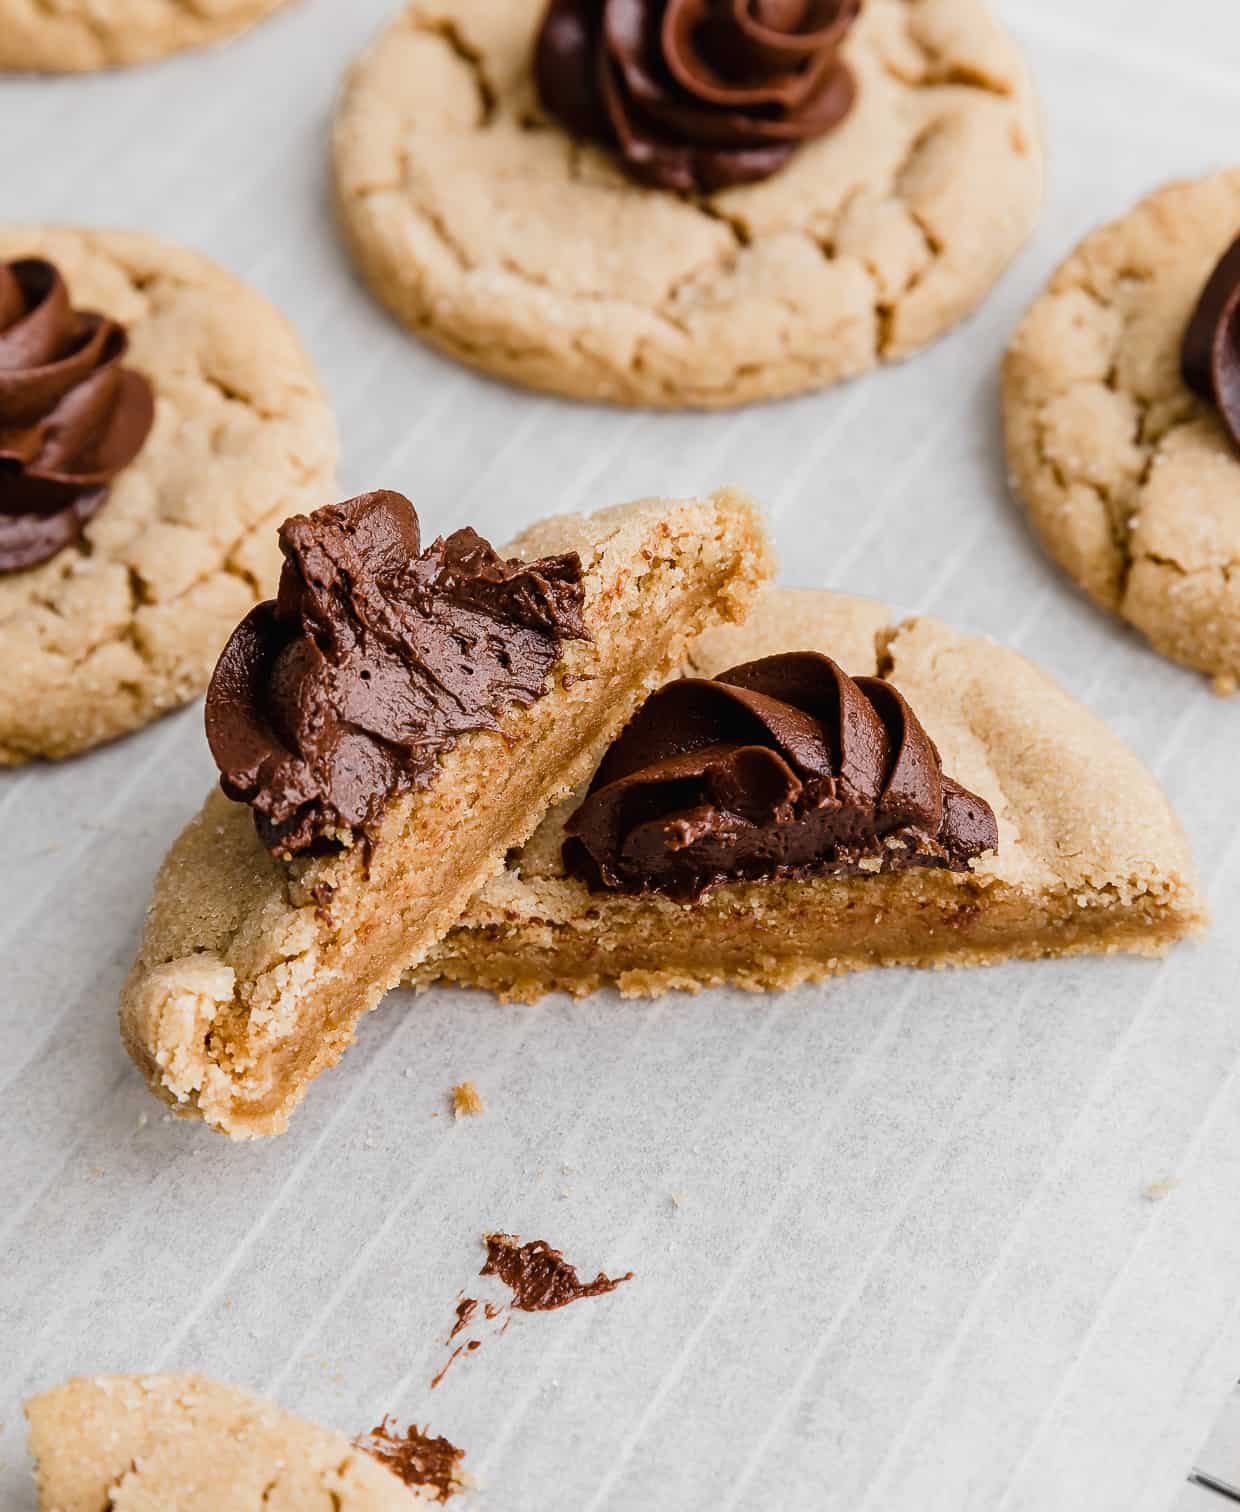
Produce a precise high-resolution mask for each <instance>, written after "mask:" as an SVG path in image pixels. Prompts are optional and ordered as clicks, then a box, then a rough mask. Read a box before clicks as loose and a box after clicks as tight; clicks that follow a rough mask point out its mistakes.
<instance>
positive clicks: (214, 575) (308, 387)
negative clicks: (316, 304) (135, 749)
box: [0, 229, 337, 766]
mask: <svg viewBox="0 0 1240 1512" xmlns="http://www.w3.org/2000/svg"><path fill="white" fill-rule="evenodd" d="M0 355H2V357H3V362H2V364H0V365H2V367H3V370H4V371H3V372H2V373H0V380H2V381H0V468H2V476H0V647H2V648H3V653H4V662H5V667H6V675H5V677H4V678H3V680H2V681H0V765H3V766H12V765H15V764H17V763H20V762H24V761H28V760H30V759H31V758H32V757H40V756H42V757H62V756H68V755H71V754H73V753H74V752H77V751H82V750H85V749H86V748H87V747H89V746H93V745H96V744H97V743H98V742H100V741H103V740H108V739H110V738H111V737H113V736H116V735H121V734H124V733H125V732H126V731H128V730H133V729H136V728H137V727H138V726H140V725H143V724H146V723H147V722H148V721H150V720H152V719H154V718H155V717H156V716H157V715H159V714H162V713H164V712H165V711H167V710H168V709H171V708H174V707H175V706H176V705H178V704H181V703H184V702H185V701H186V700H187V699H190V698H193V697H195V696H196V695H197V694H198V693H200V692H201V691H202V689H203V687H204V686H205V684H206V681H207V678H208V676H209V675H210V671H211V668H212V666H213V665H214V664H215V659H216V657H217V656H218V655H219V651H220V648H221V646H222V645H223V644H224V641H225V640H226V639H227V637H228V634H229V632H230V631H231V630H232V628H233V626H234V625H235V624H236V622H237V620H238V618H240V616H241V615H243V614H244V613H245V612H246V611H247V610H248V609H249V608H250V607H251V606H252V605H253V604H255V603H256V602H257V601H258V600H260V599H262V598H264V597H265V596H266V595H267V594H268V593H269V592H270V591H271V589H272V587H273V586H274V583H275V580H276V575H277V573H278V571H279V562H280V556H279V551H278V549H277V545H276V538H275V526H276V524H277V523H278V522H279V521H280V520H282V519H283V518H284V517H285V516H286V515H289V514H292V513H295V512H296V511H298V510H301V509H306V508H313V507H314V506H315V505H317V504H320V503H323V502H325V501H326V500H327V499H328V498H329V497H330V495H331V491H332V487H333V479H334V474H335V467H336V453H337V445H336V429H335V424H334V421H333V420H332V416H331V413H330V411H329V410H328V407H327V403H326V401H325V399H324V398H323V395H322V393H321V391H320V389H319V386H318V382H317V380H316V378H315V374H314V371H313V369H312V368H311V366H310V362H309V360H308V358H307V357H306V355H305V353H304V351H303V350H302V348H301V346H300V344H299V343H298V341H297V338H296V337H295V336H294V334H293V332H292V330H291V329H290V328H289V326H288V324H287V323H286V322H285V320H284V319H283V317H282V316H281V315H280V314H279V313H278V312H277V311H276V310H275V309H274V308H273V306H272V305H271V304H269V303H268V301H267V300H266V299H264V298H263V297H262V296H261V295H259V294H257V293H256V292H255V291H254V290H252V289H250V288H247V287H246V285H245V284H243V283H242V282H241V281H240V280H239V279H237V278H235V277H233V275H232V274H230V273H228V272H226V271H225V270H224V269H223V268H220V267H219V266H217V265H216V264H215V263H213V262H211V261H209V260H208V259H207V258H205V257H202V256H200V255H199V254H198V253H195V252H191V251H188V250H186V249H185V248H183V247H177V246H172V245H170V244H169V243H167V242H163V241H157V240H156V239H154V238H153V237H149V236H143V235H138V234H130V233H126V232H122V231H85V230H67V229H30V230H13V229H2V230H0Z"/></svg>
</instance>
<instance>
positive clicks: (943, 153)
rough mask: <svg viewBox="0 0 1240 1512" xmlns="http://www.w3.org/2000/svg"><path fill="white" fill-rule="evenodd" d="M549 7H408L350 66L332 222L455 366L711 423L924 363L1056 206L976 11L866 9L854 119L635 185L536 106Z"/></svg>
mask: <svg viewBox="0 0 1240 1512" xmlns="http://www.w3.org/2000/svg"><path fill="white" fill-rule="evenodd" d="M542 12H543V4H542V0H451V3H449V0H415V3H414V4H412V5H409V6H408V7H407V8H406V9H405V11H404V12H403V13H402V14H401V16H400V17H399V18H398V19H397V20H396V21H394V22H393V23H392V24H391V25H390V26H389V27H388V28H387V30H386V31H384V32H383V33H382V34H381V36H380V37H379V39H378V40H377V41H376V42H375V43H374V44H373V45H372V47H371V48H370V50H369V51H368V52H366V53H365V54H364V55H363V56H362V58H361V59H360V60H359V62H358V63H357V64H356V65H355V67H354V69H353V72H352V74H351V76H350V78H349V81H348V83H347V85H346V87H345V91H344V94H343V97H342V100H341V104H340V108H339V111H338V115H337V122H336V132H335V162H336V187H337V198H338V206H339V212H340V216H341V220H342V223H343V225H344V228H345V232H346V235H347V236H348V239H349V241H350V244H351V246H352V249H353V252H354V255H355V257H356V259H357V261H358V264H359V266H360V267H361V269H362V271H363V273H364V274H365V276H366V278H367V280H368V281H369V283H370V284H371V286H372V288H373V289H374V291H375V292H376V294H378V296H379V297H380V298H381V299H383V300H384V301H385V302H386V303H387V304H388V305H390V306H391V307H392V308H393V309H394V310H395V311H396V313H397V314H398V315H399V316H400V317H401V319H402V320H403V321H404V322H405V323H406V324H407V325H409V326H410V327H412V328H413V330H415V331H416V332H417V333H418V334H419V335H421V336H423V337H424V338H425V339H427V340H428V341H430V342H432V343H433V344H434V345H436V346H438V347H440V348H441V349H443V350H444V351H446V352H448V353H449V354H450V355H452V356H454V357H456V358H458V359H460V360H461V361H464V362H467V363H469V364H471V365H473V366H475V367H478V368H481V369H483V370H484V371H486V372H489V373H492V374H494V375H496V376H498V377H503V378H507V379H510V380H512V381H514V382H518V383H523V384H528V385H531V386H533V387H536V388H543V389H549V390H552V391H555V392H560V393H566V394H570V395H574V396H577V397H580V398H587V399H604V400H609V401H613V402H617V403H622V404H648V405H662V406H671V407H684V406H693V407H703V408H707V407H719V406H726V405H730V404H738V403H743V402H745V401H749V400H755V399H763V398H773V397H776V396H779V395H782V394H791V393H797V392H800V391H803V390H807V389H813V388H818V387H822V386H825V385H827V384H831V383H835V382H837V381H839V380H841V379H844V378H847V377H850V376H852V375H854V374H856V373H860V372H863V371H864V370H866V369H868V368H871V367H873V366H875V365H876V364H877V363H879V362H884V361H891V360H895V359H898V358H902V357H906V356H908V355H909V354H910V353H912V352H914V351H916V350H917V349H918V348H919V347H921V346H924V345H925V344H926V343H927V342H929V341H931V340H933V339H934V338H935V337H936V336H938V335H940V334H941V333H942V332H943V331H945V330H946V329H947V328H948V327H950V326H951V325H953V324H954V323H955V322H956V321H958V320H960V319H962V318H963V317H964V316H966V315H967V314H969V313H970V312H971V311H972V310H973V309H974V308H975V307H976V306H977V305H978V304H979V303H980V301H981V300H982V298H983V297H984V296H985V294H986V293H987V291H988V290H989V289H990V287H991V286H992V285H993V283H994V282H995V280H996V279H997V278H998V277H999V275H1000V273H1001V272H1002V271H1003V269H1004V267H1005V266H1006V264H1007V263H1008V261H1009V260H1010V259H1011V257H1012V256H1013V254H1014V253H1015V251H1016V250H1017V248H1018V247H1019V246H1020V245H1021V243H1022V242H1023V241H1024V239H1025V237H1026V236H1027V234H1028V233H1029V231H1030V229H1031V227H1032V225H1033V221H1034V218H1035V216H1036V213H1037V208H1038V204H1039V201H1040V198H1041V191H1042V148H1041V141H1040V135H1039V128H1038V120H1037V111H1036V106H1035V102H1034V98H1033V93H1032V89H1031V86H1030V83H1029V79H1028V76H1027V74H1026V71H1025V68H1024V65H1023V63H1022V61H1021V59H1020V56H1019V54H1018V52H1017V49H1016V47H1015V46H1014V44H1013V43H1012V41H1011V40H1010V39H1009V37H1008V36H1007V34H1006V33H1005V32H1004V31H1003V30H1002V28H1001V27H1000V26H999V25H998V23H997V22H996V21H995V20H994V18H993V17H992V16H991V14H990V12H989V10H988V9H987V8H986V5H985V4H984V0H867V4H866V5H865V7H864V9H863V13H862V16H861V19H860V21H859V22H858V23H857V25H856V27H855V28H854V30H853V32H852V34H851V36H850V38H849V40H848V42H847V44H846V46H845V49H844V56H845V57H846V58H847V60H848V62H849V64H850V65H851V67H852V68H853V70H854V72H855V74H856V76H857V79H858V83H859V99H858V103H857V106H856V108H855V109H854V111H853V112H852V114H851V115H850V116H849V117H848V118H847V119H846V120H845V121H844V122H843V124H842V125H841V126H839V127H838V128H837V129H836V130H835V131H833V132H831V133H830V134H829V135H828V136H826V137H823V138H821V139H819V140H817V141H814V142H811V143H809V144H808V145H806V146H804V147H803V148H801V149H800V150H799V151H798V152H797V153H796V155H795V156H794V157H793V158H792V160H791V161H790V162H789V163H788V164H787V166H785V167H784V168H783V169H782V170H781V171H780V172H779V173H777V174H776V175H774V176H773V177H772V178H770V179H768V180H766V181H765V182H764V183H761V184H756V185H748V186H745V187H742V188H735V189H729V190H725V191H722V192H719V193H716V194H713V195H710V196H707V197H704V198H687V197H682V196H678V195H674V194H669V193H666V192H663V191H659V190H646V189H642V188H640V187H638V186H637V185H636V184H634V183H633V182H632V181H631V180H630V179H629V178H627V177H626V176H625V175H624V174H623V173H622V172H621V170H620V169H619V167H617V165H616V163H615V162H614V160H613V159H612V157H611V156H610V155H609V154H608V153H607V152H606V151H604V150H603V149H601V148H599V147H596V146H592V145H589V144H585V143H579V142H575V141H574V140H572V139H571V138H570V137H569V136H568V135H567V134H565V133H564V132H563V131H562V130H560V129H559V128H558V127H556V126H553V125H552V124H550V123H549V121H548V118H547V117H546V115H545V113H544V112H543V111H542V110H541V109H540V107H539V104H538V99H537V94H536V91H535V87H534V83H533V79H532V76H531V70H530V55H531V50H532V47H533V39H534V35H535V31H536V28H537V25H538V23H539V20H540V18H541V16H542Z"/></svg>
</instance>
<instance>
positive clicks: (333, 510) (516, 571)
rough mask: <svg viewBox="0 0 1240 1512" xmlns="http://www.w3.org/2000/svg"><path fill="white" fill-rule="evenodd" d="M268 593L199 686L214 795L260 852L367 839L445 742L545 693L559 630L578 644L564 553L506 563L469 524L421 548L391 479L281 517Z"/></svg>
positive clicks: (409, 510)
mask: <svg viewBox="0 0 1240 1512" xmlns="http://www.w3.org/2000/svg"><path fill="white" fill-rule="evenodd" d="M280 549H281V551H282V552H283V553H284V559H285V561H284V569H283V572H282V574H281V577H280V588H279V594H278V596H277V597H276V598H275V599H273V600H271V601H269V602H267V603H264V604H260V605H259V606H258V607H257V608H256V609H253V610H251V612H250V613H249V615H247V616H246V618H245V619H244V620H242V622H241V624H240V625H239V626H238V627H237V629H236V630H235V631H234V632H233V635H232V637H231V639H230V640H229V642H228V644H227V645H226V646H225V648H224V650H223V652H222V654H221V656H220V659H219V663H218V665H217V666H216V669H215V673H214V675H213V676H212V679H211V685H210V687H209V688H208V689H207V703H206V728H207V740H208V743H209V744H210V747H211V752H212V755H213V756H214V757H215V761H216V764H217V766H218V767H219V769H220V774H221V786H222V787H223V789H224V791H225V793H227V794H228V796H229V797H230V798H232V799H234V800H236V801H237V802H239V803H248V804H250V805H252V807H253V809H254V816H255V821H256V823H257V826H258V831H259V835H260V836H261V838H262V841H263V843H264V844H265V845H266V846H267V847H268V849H269V850H270V851H271V852H272V854H273V855H277V856H281V857H285V858H287V857H289V856H292V855H294V854H297V853H299V852H303V851H304V852H310V853H312V854H313V853H316V852H322V851H324V850H330V849H332V848H333V847H334V846H335V845H336V844H338V843H340V842H351V840H352V838H353V837H354V836H361V837H363V838H365V839H369V837H370V836H371V835H372V834H373V831H374V829H375V827H376V826H377V824H378V822H379V820H380V819H381V817H382V815H383V811H384V807H385V805H386V804H387V802H388V801H389V800H390V799H392V798H394V797H396V796H397V795H399V794H401V793H405V792H410V791H412V790H413V789H415V788H419V787H424V786H426V785H427V783H429V782H430V780H431V778H432V775H433V773H434V771H435V768H436V765H437V763H438V761H439V758H440V757H441V756H442V755H443V754H444V752H446V751H449V750H451V749H452V747H453V746H454V745H455V744H456V742H457V740H458V739H459V738H460V736H462V735H464V734H466V733H468V732H470V731H475V730H495V729H498V728H499V722H500V715H501V714H502V713H503V711H504V710H505V709H507V708H510V707H513V706H521V707H528V706H529V705H530V704H532V703H534V702H535V701H536V700H537V699H539V698H541V697H542V695H543V694H544V693H545V692H546V691H547V689H548V687H549V682H548V678H549V674H550V673H551V671H552V669H553V668H554V667H555V665H556V663H557V662H558V661H559V659H560V655H561V643H562V641H564V640H565V639H570V638H572V639H588V633H587V631H586V628H585V625H584V623H583V621H582V618H581V613H582V595H583V589H582V585H581V561H580V559H579V558H578V556H577V555H576V553H575V552H568V553H565V554H564V555H562V556H557V557H547V558H544V559H541V560H539V561H535V562H522V561H505V560H504V559H503V558H502V557H500V556H499V555H498V554H497V553H496V552H495V551H494V550H493V549H492V547H491V546H490V545H489V543H488V542H486V541H484V540H483V539H482V537H481V536H479V535H478V534H477V533H476V532H475V531H473V530H471V529H468V528H466V529H463V530H457V531H454V532H453V533H452V535H450V536H448V537H447V538H446V539H444V538H441V539H439V540H437V541H434V542H432V544H431V545H430V546H428V547H427V548H426V549H425V550H423V549H422V543H421V532H420V530H419V526H418V517H417V513H416V511H415V510H414V507H413V505H412V504H411V503H410V502H409V500H408V499H406V498H405V497H404V496H403V495H402V494H398V493H393V492H391V491H390V490H386V489H383V490H379V491H378V492H375V493H368V494H361V495H360V496H359V497H358V498H356V499H349V500H347V501H346V502H345V503H343V504H336V505H332V506H330V507H328V508H324V509H317V510H315V511H314V513H313V514H310V515H295V516H294V517H293V518H292V519H290V520H286V521H285V522H284V524H283V525H282V526H281V527H280Z"/></svg>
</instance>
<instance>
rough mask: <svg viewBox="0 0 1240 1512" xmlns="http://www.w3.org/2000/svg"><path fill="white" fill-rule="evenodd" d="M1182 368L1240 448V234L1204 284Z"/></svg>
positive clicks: (1187, 336)
mask: <svg viewBox="0 0 1240 1512" xmlns="http://www.w3.org/2000/svg"><path fill="white" fill-rule="evenodd" d="M1180 368H1181V371H1182V372H1183V375H1184V382H1185V383H1187V384H1188V386H1189V388H1190V389H1192V391H1193V392H1194V393H1195V394H1196V395H1197V396H1198V397H1199V398H1201V399H1204V400H1205V401H1206V403H1207V404H1212V405H1213V406H1214V407H1215V409H1217V410H1218V413H1219V416H1220V418H1221V419H1222V422H1223V425H1224V427H1225V428H1226V431H1227V434H1228V435H1229V436H1230V437H1231V440H1232V444H1233V445H1234V446H1235V447H1237V448H1238V449H1240V237H1237V238H1236V240H1235V241H1234V242H1232V244H1231V246H1230V247H1228V249H1227V251H1226V252H1224V253H1223V255H1222V257H1221V258H1220V259H1219V261H1218V264H1217V266H1216V267H1215V269H1214V272H1213V273H1211V275H1210V277H1209V279H1208V280H1207V282H1206V286H1205V288H1204V290H1203V291H1202V294H1201V298H1200V300H1198V302H1197V308H1196V309H1195V310H1194V311H1193V317H1192V319H1191V320H1190V321H1189V323H1188V329H1187V330H1186V331H1185V333H1184V345H1183V347H1182V349H1181V352H1180Z"/></svg>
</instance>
